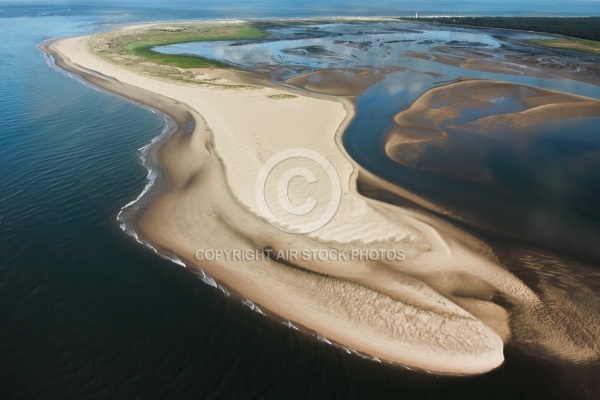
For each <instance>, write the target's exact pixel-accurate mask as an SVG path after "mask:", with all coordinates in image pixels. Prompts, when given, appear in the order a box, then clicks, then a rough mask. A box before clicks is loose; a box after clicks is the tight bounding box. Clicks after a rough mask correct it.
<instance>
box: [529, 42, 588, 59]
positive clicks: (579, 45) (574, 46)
mask: <svg viewBox="0 0 600 400" xmlns="http://www.w3.org/2000/svg"><path fill="white" fill-rule="evenodd" d="M527 42H528V43H532V44H536V45H540V46H546V47H552V48H553V49H562V50H573V51H581V52H584V53H590V54H596V55H600V42H597V41H595V40H586V39H577V38H565V39H531V40H528V41H527Z"/></svg>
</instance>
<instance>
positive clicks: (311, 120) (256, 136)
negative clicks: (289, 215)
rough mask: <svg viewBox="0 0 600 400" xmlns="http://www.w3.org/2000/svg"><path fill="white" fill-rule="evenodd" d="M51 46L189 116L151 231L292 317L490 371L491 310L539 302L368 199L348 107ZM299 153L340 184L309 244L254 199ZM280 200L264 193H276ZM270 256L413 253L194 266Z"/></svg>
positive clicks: (330, 332)
mask: <svg viewBox="0 0 600 400" xmlns="http://www.w3.org/2000/svg"><path fill="white" fill-rule="evenodd" d="M47 51H48V52H49V53H51V54H54V55H57V56H62V58H61V59H60V60H59V58H57V62H58V63H59V65H61V66H62V67H64V68H67V69H69V70H71V71H75V72H77V73H79V74H81V75H82V76H85V77H86V78H87V79H90V80H92V81H93V82H94V83H96V84H97V85H100V86H103V87H106V88H107V89H109V90H111V91H113V92H116V93H119V94H122V95H124V96H128V97H130V98H134V99H136V100H138V101H140V99H143V100H141V101H143V102H144V103H145V104H148V105H151V106H153V107H156V108H159V109H161V107H163V108H162V110H163V111H164V112H167V113H169V114H170V115H171V114H173V113H175V114H177V113H179V115H180V116H181V115H184V114H185V112H188V113H189V118H190V119H191V120H193V121H194V125H193V130H191V131H189V132H186V131H185V129H180V130H179V131H178V132H177V133H175V134H174V135H173V136H172V137H171V138H170V139H169V140H168V141H167V143H165V144H164V145H163V146H162V147H161V149H160V152H159V158H160V164H161V166H162V167H163V168H164V169H165V171H166V172H167V175H168V178H169V182H168V184H169V190H168V191H167V192H165V193H164V194H162V195H161V196H160V197H158V198H157V199H155V200H154V201H153V202H152V203H151V204H150V205H149V207H148V209H147V211H146V212H145V214H144V215H143V216H142V218H141V219H140V221H139V230H140V232H141V233H142V234H143V236H144V237H145V238H147V239H148V240H149V241H150V242H152V243H153V244H154V245H155V246H156V247H157V248H159V249H161V250H164V251H167V252H173V253H175V254H177V255H178V256H180V257H181V258H182V259H183V260H185V261H186V264H187V265H189V266H194V265H198V266H200V267H201V268H202V269H203V270H205V271H206V272H207V273H209V274H210V275H211V276H213V277H214V278H215V279H217V280H219V281H221V282H224V283H225V284H226V285H227V286H229V287H231V288H232V289H234V290H235V291H237V292H239V293H241V294H243V295H244V296H246V297H247V298H249V299H250V300H252V301H253V302H255V303H257V304H260V305H261V306H263V307H265V308H267V309H269V310H271V311H273V312H274V313H276V314H278V315H280V316H282V317H284V318H286V319H289V320H292V321H295V322H298V323H300V324H302V325H304V326H306V327H308V328H310V329H312V330H314V331H316V332H318V333H319V334H321V335H323V336H325V337H328V338H329V339H331V340H333V341H335V342H337V343H339V344H341V345H343V346H347V347H350V348H353V349H356V350H359V351H362V352H364V353H367V354H370V355H372V356H375V357H378V358H380V359H384V360H389V361H392V362H398V363H401V364H405V365H410V366H414V367H418V368H423V369H427V370H432V371H436V372H442V373H452V374H470V373H481V372H485V371H488V370H490V369H492V368H494V367H496V366H498V365H500V364H501V363H502V360H503V354H502V349H503V342H502V339H505V340H508V338H509V337H510V332H509V329H508V313H507V311H506V310H504V308H502V307H500V306H499V305H497V304H495V303H494V302H493V301H492V300H493V297H494V295H495V294H496V293H502V294H503V295H504V296H505V298H506V299H508V300H509V301H512V302H514V303H519V304H520V303H528V304H536V302H537V301H538V300H537V298H536V296H535V295H534V294H533V293H532V292H531V291H530V290H529V289H528V288H527V287H526V286H525V285H523V284H522V283H521V282H520V281H519V280H518V279H516V278H515V277H514V276H513V275H512V274H510V273H509V272H507V271H506V270H505V269H503V268H501V267H499V266H498V265H496V264H495V263H494V262H493V258H492V257H489V255H488V251H487V250H486V249H485V248H484V247H482V245H481V244H479V243H477V242H476V241H475V240H473V239H471V238H469V237H468V236H466V235H464V234H463V233H462V232H459V231H457V230H456V229H455V228H453V227H451V226H449V225H447V224H443V223H440V222H439V221H434V220H432V219H431V218H428V217H424V216H422V215H418V214H416V213H414V212H411V211H409V210H406V209H402V208H399V207H394V206H390V205H388V204H385V203H380V202H377V201H373V200H369V199H366V198H364V197H362V196H360V195H358V194H357V191H356V176H357V174H358V172H359V170H360V169H359V167H358V166H357V165H356V164H355V163H354V162H353V161H351V160H350V158H349V157H348V156H347V154H346V153H345V151H344V150H343V147H342V145H341V142H340V138H341V133H342V132H343V130H344V128H345V126H346V125H347V124H348V123H349V121H350V120H351V119H352V117H353V109H352V106H351V104H350V103H349V102H344V101H341V100H332V99H329V100H325V99H322V98H316V97H308V96H306V95H305V94H302V93H299V92H298V93H294V95H296V96H297V97H296V98H290V99H286V100H277V99H274V98H272V97H269V96H277V95H281V94H286V93H287V92H285V91H283V90H281V89H275V88H271V87H263V88H262V89H243V90H223V89H222V88H221V89H214V88H213V89H211V88H209V87H206V88H204V87H192V86H186V85H178V84H174V83H171V82H166V81H160V80H156V79H151V78H149V77H145V76H140V75H139V74H136V73H135V72H132V71H130V70H128V69H126V68H123V67H121V66H119V65H115V64H111V63H108V62H106V61H104V60H102V59H100V58H98V57H97V56H95V55H94V54H93V53H92V52H90V51H89V47H88V37H79V38H69V39H63V40H60V41H56V42H53V43H50V44H49V45H47ZM86 69H88V70H86ZM89 70H93V71H96V72H97V73H99V74H93V73H90V72H89ZM206 73H207V74H214V75H215V76H217V75H218V76H223V75H221V74H220V73H219V72H218V71H212V72H211V71H209V72H206ZM107 77H110V78H112V85H111V84H110V82H111V79H108V78H107ZM136 93H137V95H136ZM140 93H142V94H140ZM136 96H137V97H136ZM176 120H177V118H176ZM179 122H180V124H181V122H182V121H181V118H180V121H179ZM184 122H185V121H184ZM180 128H181V126H180ZM294 147H302V148H308V149H311V150H314V151H317V152H319V153H320V154H322V155H324V156H325V157H326V158H327V159H328V160H329V161H330V162H331V163H332V164H333V165H334V167H335V169H336V171H337V172H338V174H339V177H340V182H341V185H342V197H341V205H340V208H339V210H338V212H337V213H336V214H335V216H334V217H333V219H332V220H331V222H330V223H329V224H327V225H325V226H324V227H323V228H321V229H320V230H318V231H316V232H313V233H311V234H308V235H297V234H292V233H286V232H282V231H280V230H279V229H277V228H276V227H274V226H273V225H271V224H270V223H269V222H268V221H266V220H265V218H264V217H262V216H261V214H260V212H259V211H258V207H257V204H256V197H255V191H254V183H255V180H256V175H257V174H258V171H259V170H260V168H261V167H262V166H263V165H264V163H265V162H266V161H267V160H268V159H269V158H270V157H271V156H273V155H274V154H277V153H278V152H279V151H281V150H283V149H287V148H294ZM296 166H300V167H302V166H303V165H302V164H298V165H296ZM290 188H291V189H290V192H294V193H295V195H296V196H298V197H297V198H298V199H300V200H302V199H305V198H306V197H307V196H308V195H312V196H324V197H325V198H326V197H327V193H326V189H319V188H316V189H314V188H311V189H309V188H306V187H305V186H303V185H302V182H297V183H295V184H293V185H291V186H290ZM293 195H294V194H293V193H292V194H291V197H292V199H293ZM269 196H271V197H269ZM273 196H275V194H274V193H273V191H270V190H267V197H269V198H270V199H271V200H273V199H274V197H273ZM301 218H302V217H300V219H301ZM294 222H297V221H294ZM265 248H269V249H274V250H276V251H278V250H300V251H302V250H306V249H311V250H323V251H325V250H339V251H341V250H346V251H352V250H373V249H375V250H377V249H380V250H390V249H391V250H402V251H403V253H404V255H405V258H404V259H402V260H381V259H377V260H360V259H358V260H351V261H350V262H348V261H347V260H332V259H331V260H330V259H328V260H315V259H309V260H304V259H293V258H288V259H279V260H273V259H268V258H266V259H261V260H245V261H243V262H240V261H233V262H232V261H229V260H222V259H220V260H208V261H207V260H204V261H198V260H197V259H196V258H197V257H196V256H197V251H198V250H199V249H238V250H241V251H255V250H259V251H260V250H263V249H265Z"/></svg>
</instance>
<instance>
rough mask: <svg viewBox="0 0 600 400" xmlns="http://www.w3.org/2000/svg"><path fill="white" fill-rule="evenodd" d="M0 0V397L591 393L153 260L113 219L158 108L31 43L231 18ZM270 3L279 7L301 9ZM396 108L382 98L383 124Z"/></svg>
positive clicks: (589, 386)
mask: <svg viewBox="0 0 600 400" xmlns="http://www.w3.org/2000/svg"><path fill="white" fill-rule="evenodd" d="M211 4H213V3H211ZM214 4H216V3H214ZM214 4H213V5H214ZM515 4H516V3H515ZM0 9H2V11H1V12H0V31H1V32H2V35H3V36H2V40H1V41H0V55H1V56H2V63H0V74H1V76H2V77H3V84H2V85H0V162H1V163H2V164H1V165H2V171H3V175H2V178H0V249H1V253H0V254H1V255H2V261H1V262H0V304H1V307H0V363H1V364H2V365H1V366H0V371H1V372H0V397H1V398H14V399H28V398H32V399H33V398H61V399H63V398H82V397H87V398H133V397H135V396H136V395H138V396H140V397H143V398H155V397H162V398H193V399H198V398H209V397H210V398H235V399H250V398H407V399H410V398H414V399H423V398H432V399H437V398H440V399H441V398H444V399H466V398H471V399H486V398H490V399H491V398H494V399H508V398H510V399H517V398H529V399H531V398H539V399H551V398H556V399H568V398H573V399H575V398H582V397H583V396H584V395H585V394H586V392H587V393H588V394H589V393H592V392H593V391H594V390H596V393H598V392H597V386H595V385H597V383H595V381H594V379H593V378H588V376H593V375H589V370H581V369H579V368H578V367H573V366H562V365H560V364H556V363H552V362H548V361H545V360H538V359H533V358H531V357H527V356H526V355H523V354H515V353H514V352H511V350H510V349H509V350H508V354H507V361H506V363H505V364H504V365H503V366H501V367H500V368H499V369H497V370H495V371H493V372H491V373H489V374H486V375H483V376H477V377H468V378H449V377H436V376H432V375H428V374H424V373H416V372H412V371H409V370H406V369H403V368H402V367H394V366H388V365H385V364H378V363H376V362H373V361H371V360H367V359H362V358H360V357H356V356H351V355H347V354H346V353H345V352H344V351H342V350H340V349H337V348H334V347H331V346H329V345H327V344H325V343H323V342H320V341H318V340H317V339H315V338H311V337H308V336H305V335H303V334H300V333H298V332H297V331H295V330H293V329H290V328H289V327H287V326H285V325H282V324H280V323H278V322H275V321H273V320H271V319H269V318H265V317H263V316H261V315H259V314H257V313H255V312H252V311H250V310H249V309H248V308H247V307H246V306H245V305H243V304H241V303H240V302H238V301H235V300H232V299H229V298H227V297H226V296H225V295H224V294H223V293H222V292H221V291H219V290H217V289H215V288H213V287H211V286H209V285H205V284H202V283H201V281H200V279H199V277H197V276H196V275H194V274H193V273H191V272H189V271H187V270H185V269H183V268H180V267H179V266H177V265H175V264H172V263H170V262H167V261H165V260H161V259H160V258H158V257H156V255H155V254H153V253H152V252H150V251H148V250H147V249H145V248H143V247H142V246H139V245H138V244H137V243H136V242H135V241H134V240H132V239H131V238H129V237H128V236H126V235H125V234H124V233H123V232H122V231H121V230H120V229H119V226H118V222H117V220H116V216H117V214H118V212H119V210H120V208H121V207H122V206H124V205H125V204H127V203H128V202H129V201H131V200H133V199H135V198H136V197H137V195H138V194H139V193H140V192H141V191H142V189H143V188H144V185H145V183H146V170H145V169H144V168H143V167H142V165H141V163H140V160H139V155H140V153H139V151H138V149H139V148H141V147H143V146H144V145H146V144H147V143H148V142H149V141H150V140H151V139H153V138H154V137H156V136H157V135H158V134H160V132H161V131H162V129H163V128H164V121H163V119H162V118H161V117H160V116H157V115H155V114H153V113H152V112H151V111H149V110H147V109H144V108H141V107H139V106H136V105H133V104H130V103H128V102H126V101H124V100H122V99H119V98H115V97H112V96H110V95H108V94H106V93H103V92H100V91H98V90H96V89H94V88H92V87H89V86H86V85H84V84H82V83H81V82H79V81H77V80H75V79H72V78H70V77H69V76H67V75H66V74H63V73H60V72H58V71H56V70H55V69H52V68H50V67H49V66H48V63H47V60H46V59H45V58H44V56H43V55H42V53H41V52H40V51H39V50H37V49H36V46H37V45H38V44H39V43H41V42H42V41H44V40H46V39H49V38H54V37H63V36H70V35H78V34H86V33H91V32H96V31H100V30H104V29H108V28H109V27H112V26H114V25H115V24H119V23H128V22H137V21H154V20H164V19H175V18H183V19H189V18H191V17H198V18H199V17H211V18H213V17H223V16H229V15H228V14H226V13H225V12H224V9H223V8H222V6H218V5H214V6H213V7H212V8H207V9H198V8H196V9H191V11H185V10H184V11H180V10H177V11H173V10H165V9H161V10H150V9H136V8H134V7H118V8H110V9H108V8H107V9H99V8H93V7H77V6H73V7H45V6H35V7H16V6H0ZM254 9H256V8H254ZM265 9H266V8H264V7H263V8H262V9H261V8H260V7H259V8H258V10H259V11H260V10H263V11H264V10H265ZM248 10H250V8H249V6H248ZM274 10H275V11H273V13H275V14H271V15H276V16H293V15H295V13H298V11H297V10H294V9H292V8H285V7H283V6H279V8H276V9H274ZM255 12H256V11H255ZM349 12H350V11H349ZM327 13H328V11H326V12H324V14H327ZM309 14H318V11H312V12H311V13H309ZM248 16H257V15H256V14H253V13H252V12H250V11H248ZM416 62H417V61H415V63H416ZM448 68H451V67H448ZM420 76H422V78H419V79H420V81H417V82H421V83H422V85H420V86H418V90H417V89H415V90H414V91H411V90H410V89H402V90H404V92H403V91H402V90H399V91H397V92H395V93H394V97H392V98H393V99H394V101H395V102H396V103H395V105H396V106H397V107H405V106H406V105H408V104H409V102H410V99H412V98H414V97H415V96H417V95H418V94H419V93H420V92H421V91H423V90H425V89H426V88H427V87H430V86H431V85H434V84H436V83H435V82H434V81H433V80H432V79H430V78H427V77H426V76H425V75H422V74H420ZM391 79H393V80H394V82H396V80H397V82H401V81H402V80H407V79H410V80H411V81H412V80H413V77H412V76H408V75H406V74H404V75H403V74H402V73H400V74H397V75H394V76H393V77H392V78H391ZM409 87H410V86H409ZM412 87H416V86H414V85H413V86H412ZM381 90H383V86H379V87H374V88H373V89H372V91H370V92H368V93H367V94H365V97H364V100H363V101H364V102H365V104H364V105H361V104H360V103H359V112H362V111H360V110H364V112H367V111H366V110H368V109H369V107H372V108H373V109H376V108H377V100H376V96H375V94H376V92H377V91H381ZM370 96H371V97H370ZM369 99H370V100H369ZM389 112H391V108H383V109H382V113H383V114H381V117H382V118H381V121H384V120H385V118H383V117H386V116H387V114H385V113H389ZM358 120H361V119H360V118H359V119H357V121H358ZM370 128H371V129H374V127H372V126H370ZM349 134H350V133H349ZM349 137H350V136H349ZM365 141H366V142H369V140H368V139H365ZM371 142H373V140H371ZM373 149H375V148H374V147H373Z"/></svg>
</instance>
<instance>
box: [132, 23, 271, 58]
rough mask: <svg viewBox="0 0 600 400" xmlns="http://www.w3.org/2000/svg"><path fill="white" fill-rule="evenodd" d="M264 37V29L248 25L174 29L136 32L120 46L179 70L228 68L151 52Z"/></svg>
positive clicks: (161, 28)
mask: <svg viewBox="0 0 600 400" xmlns="http://www.w3.org/2000/svg"><path fill="white" fill-rule="evenodd" d="M265 36H267V33H266V32H265V31H263V30H262V29H259V28H256V27H254V26H248V25H234V26H223V27H221V26H210V27H194V26H177V25H174V26H173V27H157V28H154V29H150V30H148V31H142V32H137V33H136V35H135V37H133V38H132V37H131V36H128V37H124V38H123V40H122V42H121V43H120V46H121V47H122V49H123V51H124V52H125V53H128V54H133V55H135V56H138V57H142V58H144V59H145V60H147V61H150V62H153V63H156V64H162V65H170V66H173V67H178V68H207V67H225V66H226V64H223V63H221V62H219V61H214V60H208V59H205V58H201V57H196V56H187V55H181V54H161V53H157V52H155V51H153V50H152V48H154V47H157V46H166V45H170V44H179V43H189V42H200V41H217V40H249V39H259V38H263V37H265Z"/></svg>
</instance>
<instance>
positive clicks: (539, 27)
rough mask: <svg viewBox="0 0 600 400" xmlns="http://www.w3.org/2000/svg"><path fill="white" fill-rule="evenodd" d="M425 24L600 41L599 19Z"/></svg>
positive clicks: (476, 19)
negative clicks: (484, 28)
mask: <svg viewBox="0 0 600 400" xmlns="http://www.w3.org/2000/svg"><path fill="white" fill-rule="evenodd" d="M419 20H422V21H427V22H439V23H443V24H449V25H469V26H480V27H486V28H504V29H518V30H523V31H536V32H546V33H553V34H558V35H565V36H572V37H576V38H581V39H589V40H597V41H600V17H579V18H576V17H440V18H419Z"/></svg>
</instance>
